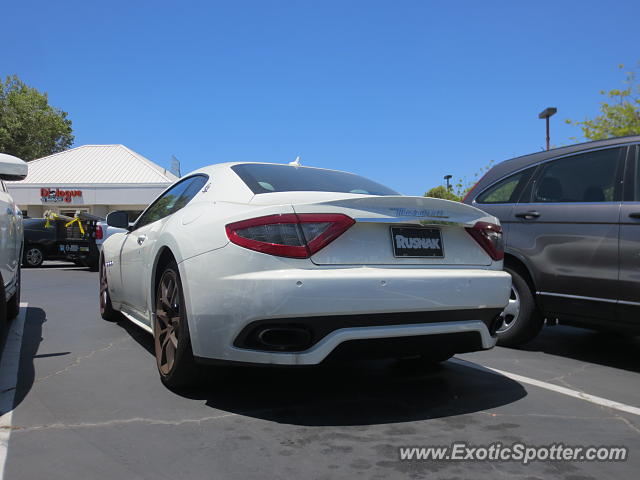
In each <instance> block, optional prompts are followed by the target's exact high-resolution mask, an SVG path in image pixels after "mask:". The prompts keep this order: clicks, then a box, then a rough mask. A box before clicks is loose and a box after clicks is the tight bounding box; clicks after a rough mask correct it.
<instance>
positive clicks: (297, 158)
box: [289, 155, 300, 167]
mask: <svg viewBox="0 0 640 480" xmlns="http://www.w3.org/2000/svg"><path fill="white" fill-rule="evenodd" d="M289 165H292V166H294V167H299V166H300V156H299V155H298V156H297V157H296V159H295V160H294V161H293V162H289Z"/></svg>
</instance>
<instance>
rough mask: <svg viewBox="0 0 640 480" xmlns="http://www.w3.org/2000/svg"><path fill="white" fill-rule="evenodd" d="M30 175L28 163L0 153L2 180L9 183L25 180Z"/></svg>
mask: <svg viewBox="0 0 640 480" xmlns="http://www.w3.org/2000/svg"><path fill="white" fill-rule="evenodd" d="M27 173H29V167H28V166H27V162H24V161H22V160H20V159H19V158H18V157H14V156H13V155H7V154H6V153H0V179H2V180H8V181H17V180H24V179H25V178H26V176H27Z"/></svg>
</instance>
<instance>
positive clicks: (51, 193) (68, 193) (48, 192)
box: [40, 188, 82, 203]
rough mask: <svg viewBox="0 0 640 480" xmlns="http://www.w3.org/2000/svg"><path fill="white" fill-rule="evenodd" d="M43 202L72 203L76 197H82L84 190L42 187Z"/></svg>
mask: <svg viewBox="0 0 640 480" xmlns="http://www.w3.org/2000/svg"><path fill="white" fill-rule="evenodd" d="M40 198H41V199H42V203H61V202H65V203H71V202H72V201H73V199H74V198H82V190H61V189H59V188H41V189H40Z"/></svg>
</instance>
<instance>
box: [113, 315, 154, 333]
mask: <svg viewBox="0 0 640 480" xmlns="http://www.w3.org/2000/svg"><path fill="white" fill-rule="evenodd" d="M120 313H121V314H122V315H124V316H125V317H126V318H127V320H129V321H130V322H132V323H133V324H135V325H137V326H138V327H140V328H141V329H143V330H145V331H147V332H149V333H153V330H151V327H150V326H149V325H146V324H144V323H142V322H141V321H140V320H138V319H137V318H135V317H134V316H133V315H131V314H130V313H127V312H123V311H122V310H120Z"/></svg>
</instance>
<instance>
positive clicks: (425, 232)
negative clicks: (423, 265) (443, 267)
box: [389, 226, 445, 258]
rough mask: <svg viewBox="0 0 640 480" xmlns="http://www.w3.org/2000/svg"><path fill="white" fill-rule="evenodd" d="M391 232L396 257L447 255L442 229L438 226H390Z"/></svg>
mask: <svg viewBox="0 0 640 480" xmlns="http://www.w3.org/2000/svg"><path fill="white" fill-rule="evenodd" d="M389 232H390V234H391V248H392V250H393V256H394V257H395V258H444V257H445V253H444V242H443V241H442V230H441V229H440V228H438V227H413V226H411V227H410V226H403V227H390V229H389ZM398 236H401V237H402V238H401V239H400V238H398ZM425 240H426V241H425Z"/></svg>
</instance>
